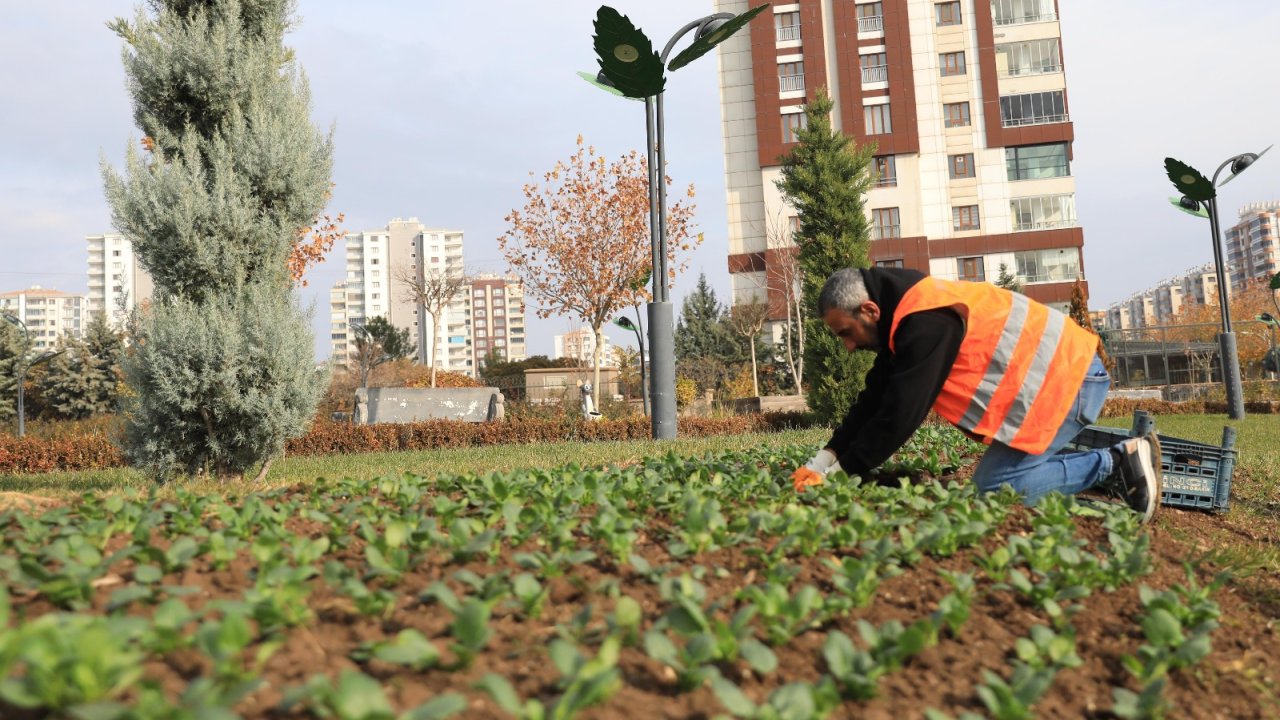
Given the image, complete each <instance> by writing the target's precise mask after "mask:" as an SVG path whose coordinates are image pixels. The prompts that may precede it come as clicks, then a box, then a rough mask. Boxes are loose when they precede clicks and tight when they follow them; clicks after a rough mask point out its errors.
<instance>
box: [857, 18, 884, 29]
mask: <svg viewBox="0 0 1280 720" xmlns="http://www.w3.org/2000/svg"><path fill="white" fill-rule="evenodd" d="M858 32H860V33H864V32H884V16H883V15H872V16H871V17H863V18H858Z"/></svg>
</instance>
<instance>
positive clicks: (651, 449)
mask: <svg viewBox="0 0 1280 720" xmlns="http://www.w3.org/2000/svg"><path fill="white" fill-rule="evenodd" d="M829 437H830V431H828V430H824V429H816V430H788V431H784V432H778V433H756V434H749V435H725V436H719V437H707V438H679V439H676V440H673V441H661V442H658V441H652V440H646V441H630V442H621V441H619V442H591V443H586V442H563V443H546V444H541V445H494V446H486V447H475V448H461V449H450V450H429V451H419V452H379V453H365V454H361V455H327V456H320V457H292V458H285V459H284V460H282V461H279V462H277V463H275V464H273V465H272V467H271V472H270V473H269V474H268V476H267V481H266V483H265V484H263V485H257V486H254V485H252V484H251V483H249V482H244V483H236V484H234V486H232V487H226V486H223V485H221V484H219V483H217V482H214V481H196V482H193V483H185V484H183V487H184V488H187V489H189V490H192V491H195V492H201V491H209V492H233V493H235V492H239V493H243V492H246V491H250V490H261V489H265V488H272V487H280V486H284V485H292V484H296V483H303V482H310V481H312V480H315V479H316V478H318V477H329V478H335V477H352V478H358V479H367V478H371V477H378V476H380V475H388V474H390V475H399V474H401V473H405V472H411V473H417V474H420V475H425V476H432V475H436V474H438V473H471V472H474V473H486V472H491V471H494V470H501V471H506V470H513V469H516V468H552V467H559V466H561V465H566V464H569V463H577V464H578V465H581V466H598V465H608V464H615V463H628V462H635V461H637V460H639V459H640V458H643V457H648V456H653V455H662V454H665V453H667V452H674V453H676V454H678V455H685V456H700V455H702V454H704V453H707V452H717V451H722V450H744V449H748V448H754V447H760V446H763V445H772V446H781V445H791V444H795V443H803V444H809V445H813V446H814V447H815V449H816V448H817V447H818V446H819V445H821V444H822V443H823V442H825V441H826V440H827V439H828V438H829ZM149 489H150V483H149V482H148V481H147V480H146V478H145V477H143V476H142V474H141V473H138V472H136V471H134V470H128V469H112V470H98V471H89V472H60V473H47V474H41V475H0V492H5V491H9V492H22V493H30V494H33V495H46V496H51V497H68V496H78V495H79V494H81V493H84V492H98V493H113V492H122V491H126V492H127V491H130V490H133V491H140V492H146V491H147V490H149Z"/></svg>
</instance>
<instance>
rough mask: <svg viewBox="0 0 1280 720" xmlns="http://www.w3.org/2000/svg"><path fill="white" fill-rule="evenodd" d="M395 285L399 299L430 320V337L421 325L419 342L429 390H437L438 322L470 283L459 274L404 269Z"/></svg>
mask: <svg viewBox="0 0 1280 720" xmlns="http://www.w3.org/2000/svg"><path fill="white" fill-rule="evenodd" d="M395 282H396V284H398V285H399V286H400V292H401V296H402V297H403V298H404V300H405V301H406V302H410V303H413V304H414V305H415V306H417V307H419V308H421V309H422V311H423V312H425V313H426V314H427V315H429V316H431V330H430V335H429V336H427V332H428V331H427V328H426V323H423V324H422V327H421V330H420V332H421V334H422V335H423V337H422V338H421V339H420V342H421V343H422V347H423V348H424V352H425V355H426V358H425V360H426V365H427V367H430V368H431V387H435V386H436V363H435V358H436V356H437V353H436V349H437V347H438V343H439V342H440V334H441V333H440V320H441V319H442V318H443V317H444V311H445V309H446V308H448V307H449V303H451V302H453V301H454V300H455V299H456V298H457V297H458V294H459V293H461V292H462V291H463V290H465V289H467V288H468V287H470V284H471V280H470V278H468V277H467V276H465V275H463V274H462V273H459V272H441V271H439V270H423V271H422V272H419V271H418V269H417V268H414V267H403V268H400V270H398V271H397V272H396V275H395Z"/></svg>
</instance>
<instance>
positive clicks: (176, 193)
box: [103, 0, 333, 480]
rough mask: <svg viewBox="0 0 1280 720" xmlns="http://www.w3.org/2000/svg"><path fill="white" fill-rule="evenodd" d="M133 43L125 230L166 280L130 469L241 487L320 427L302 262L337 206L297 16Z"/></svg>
mask: <svg viewBox="0 0 1280 720" xmlns="http://www.w3.org/2000/svg"><path fill="white" fill-rule="evenodd" d="M148 8H150V10H151V13H150V14H148V13H147V12H146V11H144V10H139V11H138V13H137V14H136V15H135V17H134V19H133V20H131V21H130V20H125V19H123V18H122V19H118V20H116V21H115V22H113V23H112V24H111V28H112V29H113V30H115V32H116V33H117V34H119V35H120V37H121V38H123V39H124V40H125V43H126V48H125V50H124V65H125V71H126V75H127V77H128V83H129V90H130V92H131V94H132V96H133V108H134V120H135V122H136V123H137V125H138V127H139V128H140V129H141V130H142V132H143V134H144V139H143V141H142V146H143V147H144V148H145V150H144V151H143V152H139V151H138V149H137V148H136V147H133V145H134V144H133V143H131V144H130V150H129V152H128V155H127V157H126V163H125V169H124V173H123V175H121V174H119V173H117V172H115V171H114V170H113V169H111V168H110V167H106V166H105V163H104V168H103V175H104V179H105V184H106V193H107V199H108V201H109V202H110V204H111V208H112V220H113V223H114V225H115V227H116V229H117V230H118V231H119V232H121V233H122V234H123V235H124V236H125V237H126V238H128V239H129V240H130V241H131V242H132V244H133V248H134V251H135V252H136V253H137V255H138V258H139V260H140V262H141V264H142V265H143V266H144V267H145V268H146V269H147V271H148V272H149V273H150V274H151V277H152V278H153V279H154V280H155V294H154V303H153V305H152V306H151V308H150V309H149V310H148V311H147V312H144V313H143V315H142V317H141V318H140V320H139V322H138V330H137V335H136V337H135V345H134V347H133V348H132V349H131V351H130V353H129V354H128V355H127V356H126V359H125V361H124V368H123V369H124V375H125V379H126V381H127V383H128V385H129V386H130V387H131V388H132V389H133V390H134V392H135V395H133V396H132V397H131V399H130V402H129V403H128V406H127V408H126V424H125V452H126V454H127V455H128V456H129V458H130V460H131V461H132V462H133V463H134V464H135V465H137V466H139V467H141V468H143V469H144V470H146V471H148V472H149V473H150V474H152V475H153V476H154V477H156V478H157V479H162V480H163V479H166V478H168V477H171V476H172V475H174V474H175V473H179V472H186V473H196V472H202V471H203V472H208V473H211V474H216V475H217V476H218V477H219V478H222V479H229V478H234V477H240V476H243V474H244V473H245V472H246V471H247V470H248V469H249V468H251V467H252V466H253V465H255V464H257V463H262V467H261V471H260V473H259V477H263V476H265V474H266V471H267V467H268V466H269V464H270V460H271V458H273V457H275V456H278V455H280V454H281V453H282V452H283V450H284V443H285V441H286V440H287V439H288V438H289V437H293V436H297V435H300V434H301V433H302V432H304V431H305V429H306V424H307V422H308V421H309V420H310V418H311V416H312V413H313V412H314V409H315V405H316V401H317V399H318V397H319V393H320V390H321V384H322V381H323V378H322V377H320V376H319V374H318V373H317V372H315V370H314V357H313V351H312V344H313V339H312V336H311V331H310V329H309V318H308V313H306V312H303V310H302V309H301V308H300V307H299V306H298V304H297V302H296V299H295V298H294V296H293V293H292V286H291V281H290V278H289V271H288V266H287V260H288V257H289V253H290V250H291V249H292V247H293V245H294V243H295V242H296V241H297V238H298V235H299V231H300V230H301V229H302V228H304V227H306V226H308V225H309V224H310V222H311V221H312V219H313V218H315V217H316V216H317V215H319V213H320V211H321V210H322V209H323V207H324V203H325V200H326V193H327V191H328V189H329V186H330V175H331V171H332V155H333V148H332V143H331V141H330V138H329V137H328V136H326V135H325V134H324V133H322V132H320V131H319V130H317V129H316V128H315V127H314V126H312V125H311V122H310V119H309V112H310V96H309V93H308V89H307V83H306V80H305V78H304V77H303V74H302V71H301V69H300V68H298V67H297V64H296V62H295V60H294V57H293V53H292V51H291V50H290V49H288V48H287V47H285V45H284V42H283V40H284V34H285V33H286V32H287V31H288V30H289V29H290V27H291V25H292V23H293V22H294V19H293V8H294V2H293V1H292V0H150V2H148Z"/></svg>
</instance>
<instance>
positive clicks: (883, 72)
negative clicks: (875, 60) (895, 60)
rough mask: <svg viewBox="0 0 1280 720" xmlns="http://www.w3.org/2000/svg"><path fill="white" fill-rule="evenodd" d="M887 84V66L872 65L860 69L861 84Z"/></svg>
mask: <svg viewBox="0 0 1280 720" xmlns="http://www.w3.org/2000/svg"><path fill="white" fill-rule="evenodd" d="M878 82H889V66H888V65H872V66H871V67H864V68H862V84H863V85H866V84H867V83H878Z"/></svg>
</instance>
